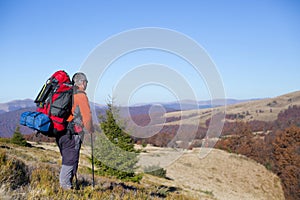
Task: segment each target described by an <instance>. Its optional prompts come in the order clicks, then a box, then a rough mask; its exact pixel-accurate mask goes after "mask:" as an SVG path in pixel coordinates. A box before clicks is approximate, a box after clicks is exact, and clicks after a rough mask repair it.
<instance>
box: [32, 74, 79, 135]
mask: <svg viewBox="0 0 300 200" xmlns="http://www.w3.org/2000/svg"><path fill="white" fill-rule="evenodd" d="M72 97H73V83H72V82H71V80H70V77H69V75H68V74H67V73H66V72H65V71H63V70H59V71H57V72H55V73H54V74H53V75H52V76H51V77H50V78H49V79H48V80H47V82H46V83H45V84H44V86H43V87H42V89H41V90H40V92H39V94H38V96H37V97H36V99H35V100H34V102H35V103H36V105H37V112H41V113H44V114H46V115H48V116H49V118H50V119H51V121H52V124H51V128H50V131H49V132H48V133H43V134H44V135H47V136H50V137H51V136H52V137H53V136H57V135H58V134H59V133H62V132H64V131H65V130H66V128H67V124H68V123H67V118H68V117H69V116H70V114H71V110H72V100H73V99H72Z"/></svg>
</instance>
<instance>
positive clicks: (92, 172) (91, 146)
mask: <svg viewBox="0 0 300 200" xmlns="http://www.w3.org/2000/svg"><path fill="white" fill-rule="evenodd" d="M91 148H92V177H93V188H94V187H95V175H94V147H93V133H91Z"/></svg>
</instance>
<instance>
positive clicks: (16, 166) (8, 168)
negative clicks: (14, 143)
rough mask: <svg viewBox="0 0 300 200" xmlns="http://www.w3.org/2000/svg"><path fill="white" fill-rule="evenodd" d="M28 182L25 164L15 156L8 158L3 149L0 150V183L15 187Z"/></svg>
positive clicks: (11, 187)
mask: <svg viewBox="0 0 300 200" xmlns="http://www.w3.org/2000/svg"><path fill="white" fill-rule="evenodd" d="M28 182H29V177H28V169H27V167H26V165H25V164H24V163H23V162H22V161H20V160H18V159H15V158H9V157H7V156H6V154H5V152H4V151H1V152H0V185H4V186H6V187H7V188H8V189H12V190H14V189H16V188H18V187H21V186H23V185H26V184H27V183H28Z"/></svg>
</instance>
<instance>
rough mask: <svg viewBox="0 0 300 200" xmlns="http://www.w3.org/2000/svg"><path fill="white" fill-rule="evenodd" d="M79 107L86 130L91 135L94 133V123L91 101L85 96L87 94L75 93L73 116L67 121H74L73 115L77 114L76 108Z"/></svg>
mask: <svg viewBox="0 0 300 200" xmlns="http://www.w3.org/2000/svg"><path fill="white" fill-rule="evenodd" d="M77 106H78V107H79V109H80V114H81V116H82V122H83V125H84V127H85V128H86V130H87V131H88V132H89V133H91V132H93V131H94V128H93V121H92V113H91V109H90V104H89V100H88V98H87V96H86V94H85V92H83V91H82V92H78V93H75V94H74V96H73V106H72V114H71V115H70V116H69V118H68V119H67V121H68V122H70V121H72V119H73V114H74V112H75V109H76V107H77Z"/></svg>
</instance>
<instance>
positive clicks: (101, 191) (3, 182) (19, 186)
mask: <svg viewBox="0 0 300 200" xmlns="http://www.w3.org/2000/svg"><path fill="white" fill-rule="evenodd" d="M60 160H61V159H60V155H59V152H58V149H57V147H56V146H55V144H47V145H45V144H43V145H34V146H33V147H31V148H29V147H20V146H16V145H13V144H7V143H3V142H0V197H1V198H0V199H161V198H164V199H196V198H193V197H192V196H191V195H189V194H188V193H186V192H183V191H182V190H181V189H180V188H175V187H170V186H167V185H164V184H162V182H163V181H160V182H158V183H154V182H151V181H148V179H149V180H150V179H151V176H150V175H146V176H145V178H144V179H143V180H142V182H141V183H130V182H122V181H120V180H117V179H114V178H110V177H100V176H96V177H95V180H96V181H95V182H96V186H95V188H92V187H91V183H92V181H91V173H90V169H89V162H88V157H87V156H86V155H84V154H82V155H81V158H80V165H79V176H78V179H79V187H80V189H79V190H71V191H64V190H62V189H60V187H59V182H58V176H59V168H60V163H61V161H60ZM147 177H149V178H147ZM205 196H206V195H203V197H205ZM205 199H210V198H209V197H208V198H205Z"/></svg>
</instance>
